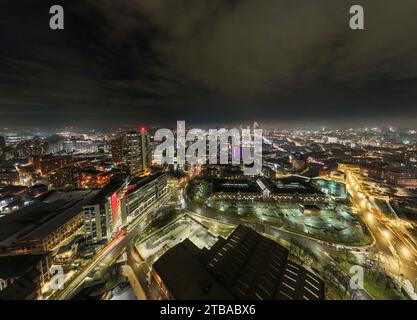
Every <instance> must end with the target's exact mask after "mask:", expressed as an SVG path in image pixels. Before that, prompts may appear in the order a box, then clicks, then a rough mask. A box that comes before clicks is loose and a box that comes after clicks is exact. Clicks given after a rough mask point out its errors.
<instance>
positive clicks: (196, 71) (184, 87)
mask: <svg viewBox="0 0 417 320" xmlns="http://www.w3.org/2000/svg"><path fill="white" fill-rule="evenodd" d="M53 4H60V5H62V6H63V7H64V10H65V30H63V31H54V30H51V29H49V18H50V16H51V15H50V14H49V7H50V6H51V5H53ZM353 4H361V5H363V6H364V8H365V30H364V31H352V30H350V28H349V19H350V15H349V7H350V6H351V5H353ZM176 120H186V121H188V122H189V123H190V124H195V125H197V124H198V125H203V124H204V125H211V126H216V125H221V124H226V123H240V122H253V121H255V120H256V121H258V122H260V123H279V124H286V125H289V124H307V125H312V124H316V123H317V124H320V125H321V124H332V123H333V124H334V123H339V124H344V125H346V124H349V125H350V124H357V123H358V124H359V123H367V124H368V123H369V124H375V125H378V124H385V123H391V124H401V125H409V126H412V125H413V124H414V127H416V125H415V124H416V123H417V121H416V120H417V1H416V0H400V1H390V2H388V1H380V0H355V1H344V0H337V1H335V0H296V1H294V0H90V1H88V0H55V1H48V0H9V1H8V0H1V2H0V126H2V127H5V126H8V127H25V126H28V127H30V126H39V127H57V126H64V125H73V126H90V127H94V126H114V127H115V126H122V125H129V124H149V125H160V126H162V125H164V126H175V122H176Z"/></svg>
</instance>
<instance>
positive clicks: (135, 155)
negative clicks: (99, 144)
mask: <svg viewBox="0 0 417 320" xmlns="http://www.w3.org/2000/svg"><path fill="white" fill-rule="evenodd" d="M112 157H113V161H114V162H115V163H118V164H119V163H120V164H121V166H122V169H123V170H125V171H129V172H130V173H131V174H140V173H143V172H145V171H146V170H147V169H148V168H149V166H150V163H151V150H150V138H149V133H148V131H147V130H146V128H144V127H142V128H140V129H139V131H129V132H126V133H124V134H122V135H121V136H119V137H117V138H116V139H114V140H113V141H112Z"/></svg>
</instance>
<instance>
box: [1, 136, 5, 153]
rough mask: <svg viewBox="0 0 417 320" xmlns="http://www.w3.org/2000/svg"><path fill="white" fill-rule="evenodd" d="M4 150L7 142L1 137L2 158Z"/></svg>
mask: <svg viewBox="0 0 417 320" xmlns="http://www.w3.org/2000/svg"><path fill="white" fill-rule="evenodd" d="M4 148H6V140H4V137H2V136H0V156H1V155H2V154H3V150H4Z"/></svg>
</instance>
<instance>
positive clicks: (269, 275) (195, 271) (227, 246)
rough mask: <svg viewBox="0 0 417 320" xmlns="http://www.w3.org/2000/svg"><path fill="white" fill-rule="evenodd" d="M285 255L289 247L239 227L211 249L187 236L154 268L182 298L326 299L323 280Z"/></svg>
mask: <svg viewBox="0 0 417 320" xmlns="http://www.w3.org/2000/svg"><path fill="white" fill-rule="evenodd" d="M287 257H288V250H287V249H285V248H284V247H282V246H281V245H279V244H278V243H276V242H275V241H273V240H270V239H268V238H265V237H263V236H261V235H260V234H258V233H257V232H255V231H254V230H252V229H251V228H248V227H245V226H239V227H238V228H237V229H236V230H235V231H234V232H233V233H232V234H231V235H230V237H229V238H228V239H221V240H219V241H218V242H217V243H216V244H215V245H214V246H213V247H212V248H211V249H210V250H206V249H203V250H199V249H198V248H197V247H196V246H195V245H194V244H193V243H192V242H191V241H189V240H185V241H184V242H182V243H180V244H178V245H177V246H175V247H173V248H172V249H170V250H168V251H167V252H166V253H165V254H164V255H163V256H162V257H161V258H160V259H159V260H157V261H156V262H155V264H154V265H153V268H154V270H155V271H156V272H157V273H158V275H159V277H160V278H161V279H162V281H163V283H164V284H165V286H166V287H167V288H168V290H169V291H170V293H171V294H172V295H173V296H174V298H176V299H179V300H184V299H199V300H200V299H201V300H211V299H238V300H317V299H324V282H323V281H322V280H321V279H320V278H318V277H317V276H316V275H314V274H313V273H311V272H310V271H308V270H306V269H305V268H303V267H301V266H299V265H297V264H296V263H294V262H291V261H287Z"/></svg>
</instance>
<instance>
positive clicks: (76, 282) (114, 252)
mask: <svg viewBox="0 0 417 320" xmlns="http://www.w3.org/2000/svg"><path fill="white" fill-rule="evenodd" d="M170 197H171V192H168V193H167V194H166V195H165V196H163V198H162V199H160V200H158V201H156V202H155V203H154V204H152V205H151V206H150V207H149V208H148V209H146V210H145V212H143V213H142V214H141V215H140V216H139V217H138V218H136V219H135V220H133V221H132V222H131V223H130V225H129V227H128V228H127V233H126V234H125V235H122V236H120V237H119V238H117V239H114V240H112V241H111V242H109V243H108V244H107V245H106V246H105V247H104V248H103V249H101V250H100V252H98V253H97V254H96V256H95V257H94V258H93V260H91V261H90V262H89V263H88V264H87V266H85V267H84V268H83V269H82V270H81V271H80V272H79V273H77V274H76V275H75V276H74V277H73V278H72V279H70V280H69V281H68V282H67V283H66V284H65V286H64V288H63V289H62V290H59V291H57V292H56V294H53V295H52V296H51V297H50V299H55V300H66V299H71V297H73V296H74V294H75V293H76V292H77V290H78V289H79V288H80V287H81V285H82V284H83V283H84V281H85V279H86V278H87V276H88V275H89V274H90V272H92V271H93V270H94V269H95V268H96V267H98V266H100V265H110V264H111V263H112V262H113V261H115V260H116V259H117V258H118V257H119V256H120V255H121V253H122V252H123V251H124V250H125V249H126V248H127V247H128V246H129V244H130V243H131V241H132V240H133V238H134V237H135V236H136V235H137V234H139V233H140V232H141V231H143V230H144V228H146V226H147V225H149V218H150V214H151V213H152V212H154V211H155V210H157V209H158V208H160V207H161V206H163V205H164V204H165V203H166V202H167V201H168V200H169V198H170Z"/></svg>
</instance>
